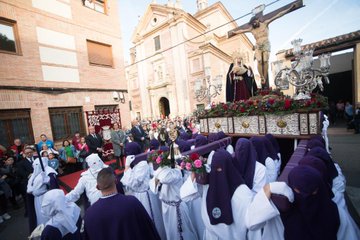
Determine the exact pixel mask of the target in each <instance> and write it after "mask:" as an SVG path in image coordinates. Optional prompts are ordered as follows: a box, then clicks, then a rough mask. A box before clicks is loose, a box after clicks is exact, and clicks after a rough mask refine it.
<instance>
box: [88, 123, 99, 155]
mask: <svg viewBox="0 0 360 240" xmlns="http://www.w3.org/2000/svg"><path fill="white" fill-rule="evenodd" d="M85 142H86V145H87V146H88V147H89V154H92V153H97V154H98V155H99V157H100V158H101V157H102V152H103V149H102V145H103V140H102V137H101V136H100V135H99V134H97V133H95V127H94V126H89V135H87V136H86V137H85Z"/></svg>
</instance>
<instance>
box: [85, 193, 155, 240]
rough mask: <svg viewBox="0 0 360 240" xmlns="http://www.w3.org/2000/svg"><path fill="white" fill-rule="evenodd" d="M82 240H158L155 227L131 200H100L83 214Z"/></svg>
mask: <svg viewBox="0 0 360 240" xmlns="http://www.w3.org/2000/svg"><path fill="white" fill-rule="evenodd" d="M84 222H85V226H84V227H85V229H84V230H85V232H84V239H89V240H100V239H104V240H105V239H106V240H118V239H124V240H142V239H147V240H151V239H159V240H160V236H159V234H158V232H157V231H156V228H155V225H154V223H153V222H152V220H151V219H150V217H149V214H148V213H147V212H146V210H145V208H144V207H143V206H142V204H141V203H140V202H139V200H138V199H137V198H135V197H134V196H124V195H121V194H116V195H114V196H111V197H108V198H100V199H99V200H98V201H97V202H96V203H94V204H93V205H92V206H91V207H89V208H88V209H87V211H86V213H85V217H84Z"/></svg>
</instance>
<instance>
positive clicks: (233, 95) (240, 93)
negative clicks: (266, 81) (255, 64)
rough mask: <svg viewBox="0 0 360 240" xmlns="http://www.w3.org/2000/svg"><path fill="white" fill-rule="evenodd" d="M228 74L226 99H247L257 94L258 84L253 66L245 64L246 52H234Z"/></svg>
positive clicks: (231, 100) (230, 100)
mask: <svg viewBox="0 0 360 240" xmlns="http://www.w3.org/2000/svg"><path fill="white" fill-rule="evenodd" d="M232 58H233V63H231V65H230V68H229V71H228V73H227V75H226V101H227V102H233V101H239V100H246V99H248V98H250V97H252V96H254V95H255V92H256V91H257V86H256V82H255V78H254V73H253V71H252V69H251V67H248V66H246V65H245V64H244V54H242V53H240V52H234V53H233V54H232Z"/></svg>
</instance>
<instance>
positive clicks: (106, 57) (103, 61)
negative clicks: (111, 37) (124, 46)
mask: <svg viewBox="0 0 360 240" xmlns="http://www.w3.org/2000/svg"><path fill="white" fill-rule="evenodd" d="M87 48H88V56H89V63H90V64H95V65H101V66H109V67H112V66H113V58H112V49H111V46H110V45H107V44H103V43H97V42H93V41H90V40H87Z"/></svg>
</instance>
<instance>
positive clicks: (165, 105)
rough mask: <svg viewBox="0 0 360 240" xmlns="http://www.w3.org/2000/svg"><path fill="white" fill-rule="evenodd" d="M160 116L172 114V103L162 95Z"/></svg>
mask: <svg viewBox="0 0 360 240" xmlns="http://www.w3.org/2000/svg"><path fill="white" fill-rule="evenodd" d="M159 110H160V117H161V118H163V117H167V116H169V115H170V103H169V99H167V98H166V97H162V98H160V100H159Z"/></svg>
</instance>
